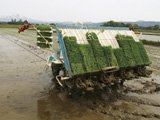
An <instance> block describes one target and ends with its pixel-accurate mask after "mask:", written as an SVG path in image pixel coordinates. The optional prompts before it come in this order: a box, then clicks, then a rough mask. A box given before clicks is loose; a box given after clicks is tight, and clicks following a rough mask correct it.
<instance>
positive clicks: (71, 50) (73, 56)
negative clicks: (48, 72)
mask: <svg viewBox="0 0 160 120" xmlns="http://www.w3.org/2000/svg"><path fill="white" fill-rule="evenodd" d="M63 40H64V43H65V46H66V50H67V55H68V59H69V63H70V65H71V70H72V72H73V73H74V74H77V73H82V72H85V71H86V70H85V67H84V64H83V58H82V54H81V51H80V49H79V46H78V44H77V42H76V37H67V36H66V37H64V38H63Z"/></svg>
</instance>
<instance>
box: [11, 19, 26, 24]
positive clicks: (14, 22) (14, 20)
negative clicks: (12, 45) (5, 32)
mask: <svg viewBox="0 0 160 120" xmlns="http://www.w3.org/2000/svg"><path fill="white" fill-rule="evenodd" d="M8 24H12V25H24V24H28V21H27V20H24V21H22V20H21V19H19V20H18V21H17V20H16V19H11V21H10V22H8Z"/></svg>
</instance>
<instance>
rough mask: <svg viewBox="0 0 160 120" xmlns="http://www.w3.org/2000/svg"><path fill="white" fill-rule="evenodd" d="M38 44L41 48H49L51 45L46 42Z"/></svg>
mask: <svg viewBox="0 0 160 120" xmlns="http://www.w3.org/2000/svg"><path fill="white" fill-rule="evenodd" d="M37 46H39V47H41V48H49V45H48V44H45V43H37Z"/></svg>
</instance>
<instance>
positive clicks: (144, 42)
mask: <svg viewBox="0 0 160 120" xmlns="http://www.w3.org/2000/svg"><path fill="white" fill-rule="evenodd" d="M140 41H142V43H143V44H146V45H154V46H160V41H151V40H145V39H143V40H140Z"/></svg>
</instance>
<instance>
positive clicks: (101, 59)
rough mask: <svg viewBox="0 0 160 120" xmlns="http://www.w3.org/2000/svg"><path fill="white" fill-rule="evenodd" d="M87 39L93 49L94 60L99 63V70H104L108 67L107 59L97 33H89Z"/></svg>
mask: <svg viewBox="0 0 160 120" xmlns="http://www.w3.org/2000/svg"><path fill="white" fill-rule="evenodd" d="M86 37H87V39H88V42H89V44H90V45H91V47H92V50H93V53H94V58H95V60H96V63H97V67H98V69H102V68H103V67H106V66H107V64H106V57H105V55H104V51H103V48H102V46H101V44H100V42H99V40H98V37H97V35H96V34H95V33H93V32H92V33H87V34H86Z"/></svg>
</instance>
